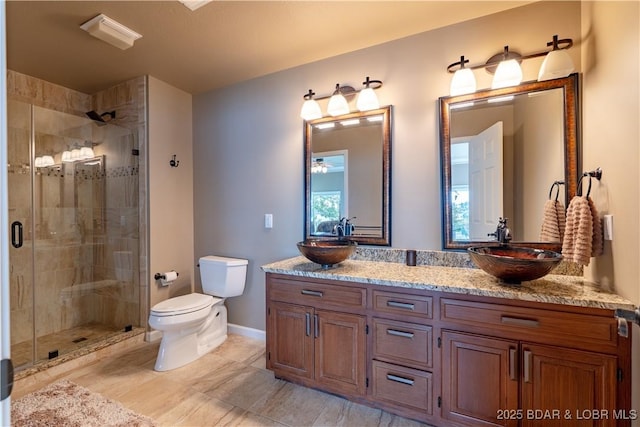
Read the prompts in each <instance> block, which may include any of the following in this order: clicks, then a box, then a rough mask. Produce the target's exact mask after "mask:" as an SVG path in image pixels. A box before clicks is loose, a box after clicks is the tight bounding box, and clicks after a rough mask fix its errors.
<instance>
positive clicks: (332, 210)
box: [304, 106, 391, 246]
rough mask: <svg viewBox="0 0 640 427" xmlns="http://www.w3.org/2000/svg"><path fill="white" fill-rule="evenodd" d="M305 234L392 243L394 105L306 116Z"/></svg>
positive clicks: (364, 241) (370, 243)
mask: <svg viewBox="0 0 640 427" xmlns="http://www.w3.org/2000/svg"><path fill="white" fill-rule="evenodd" d="M304 158H305V239H306V238H310V237H318V238H321V237H337V236H338V235H339V233H340V231H339V230H338V229H337V228H336V226H337V225H339V222H340V220H341V219H342V218H347V219H349V222H350V224H352V225H353V230H352V231H351V232H350V233H349V234H350V236H349V238H350V239H351V240H354V241H356V242H358V243H359V244H366V245H381V246H390V245H391V226H390V224H391V218H390V216H391V209H390V206H391V200H390V188H391V187H390V184H391V167H390V161H391V106H387V107H383V108H380V109H376V110H371V111H365V112H358V113H351V114H345V115H342V116H337V117H323V118H320V119H317V120H310V121H306V122H305V133H304Z"/></svg>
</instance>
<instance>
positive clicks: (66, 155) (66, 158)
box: [60, 150, 73, 163]
mask: <svg viewBox="0 0 640 427" xmlns="http://www.w3.org/2000/svg"><path fill="white" fill-rule="evenodd" d="M60 160H61V161H62V163H71V162H73V159H72V158H71V151H69V150H66V151H63V152H62V157H61V159H60Z"/></svg>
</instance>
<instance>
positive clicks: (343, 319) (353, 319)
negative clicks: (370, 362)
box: [314, 310, 366, 395]
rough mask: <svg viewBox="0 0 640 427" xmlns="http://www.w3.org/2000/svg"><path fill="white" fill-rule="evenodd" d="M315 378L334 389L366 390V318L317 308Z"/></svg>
mask: <svg viewBox="0 0 640 427" xmlns="http://www.w3.org/2000/svg"><path fill="white" fill-rule="evenodd" d="M314 320H315V321H314V326H315V328H314V329H315V330H314V334H315V336H316V340H315V379H316V382H317V383H318V384H322V385H325V386H327V387H328V388H331V389H332V390H334V391H335V392H337V393H341V394H348V395H354V394H358V395H363V394H364V393H365V391H366V385H365V380H366V366H365V365H366V333H365V327H366V321H365V318H364V317H363V316H358V315H354V314H345V313H337V312H332V311H324V310H317V311H316V316H315V319H314Z"/></svg>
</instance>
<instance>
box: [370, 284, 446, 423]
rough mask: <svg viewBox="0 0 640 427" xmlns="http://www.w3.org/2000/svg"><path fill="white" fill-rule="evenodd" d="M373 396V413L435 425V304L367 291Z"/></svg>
mask: <svg viewBox="0 0 640 427" xmlns="http://www.w3.org/2000/svg"><path fill="white" fill-rule="evenodd" d="M370 319H371V324H372V334H371V335H372V336H371V346H370V348H371V352H370V358H371V393H370V398H371V400H372V401H373V402H375V404H376V406H377V407H381V408H383V409H386V410H389V411H391V412H394V413H397V414H400V415H402V416H405V417H409V418H414V419H418V420H420V421H425V422H433V421H434V417H435V415H434V408H437V405H436V404H435V399H436V397H435V396H436V395H435V393H434V391H435V377H434V374H433V368H434V340H433V330H434V328H433V325H432V322H433V298H432V297H431V296H428V295H420V294H417V293H410V292H407V291H405V292H391V291H386V290H380V289H377V288H373V289H371V311H370Z"/></svg>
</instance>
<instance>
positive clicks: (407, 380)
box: [387, 374, 414, 385]
mask: <svg viewBox="0 0 640 427" xmlns="http://www.w3.org/2000/svg"><path fill="white" fill-rule="evenodd" d="M387 379H388V380H389V381H395V382H397V383H401V384H406V385H413V382H414V381H413V380H412V379H410V378H405V377H399V376H398V375H393V374H387Z"/></svg>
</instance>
